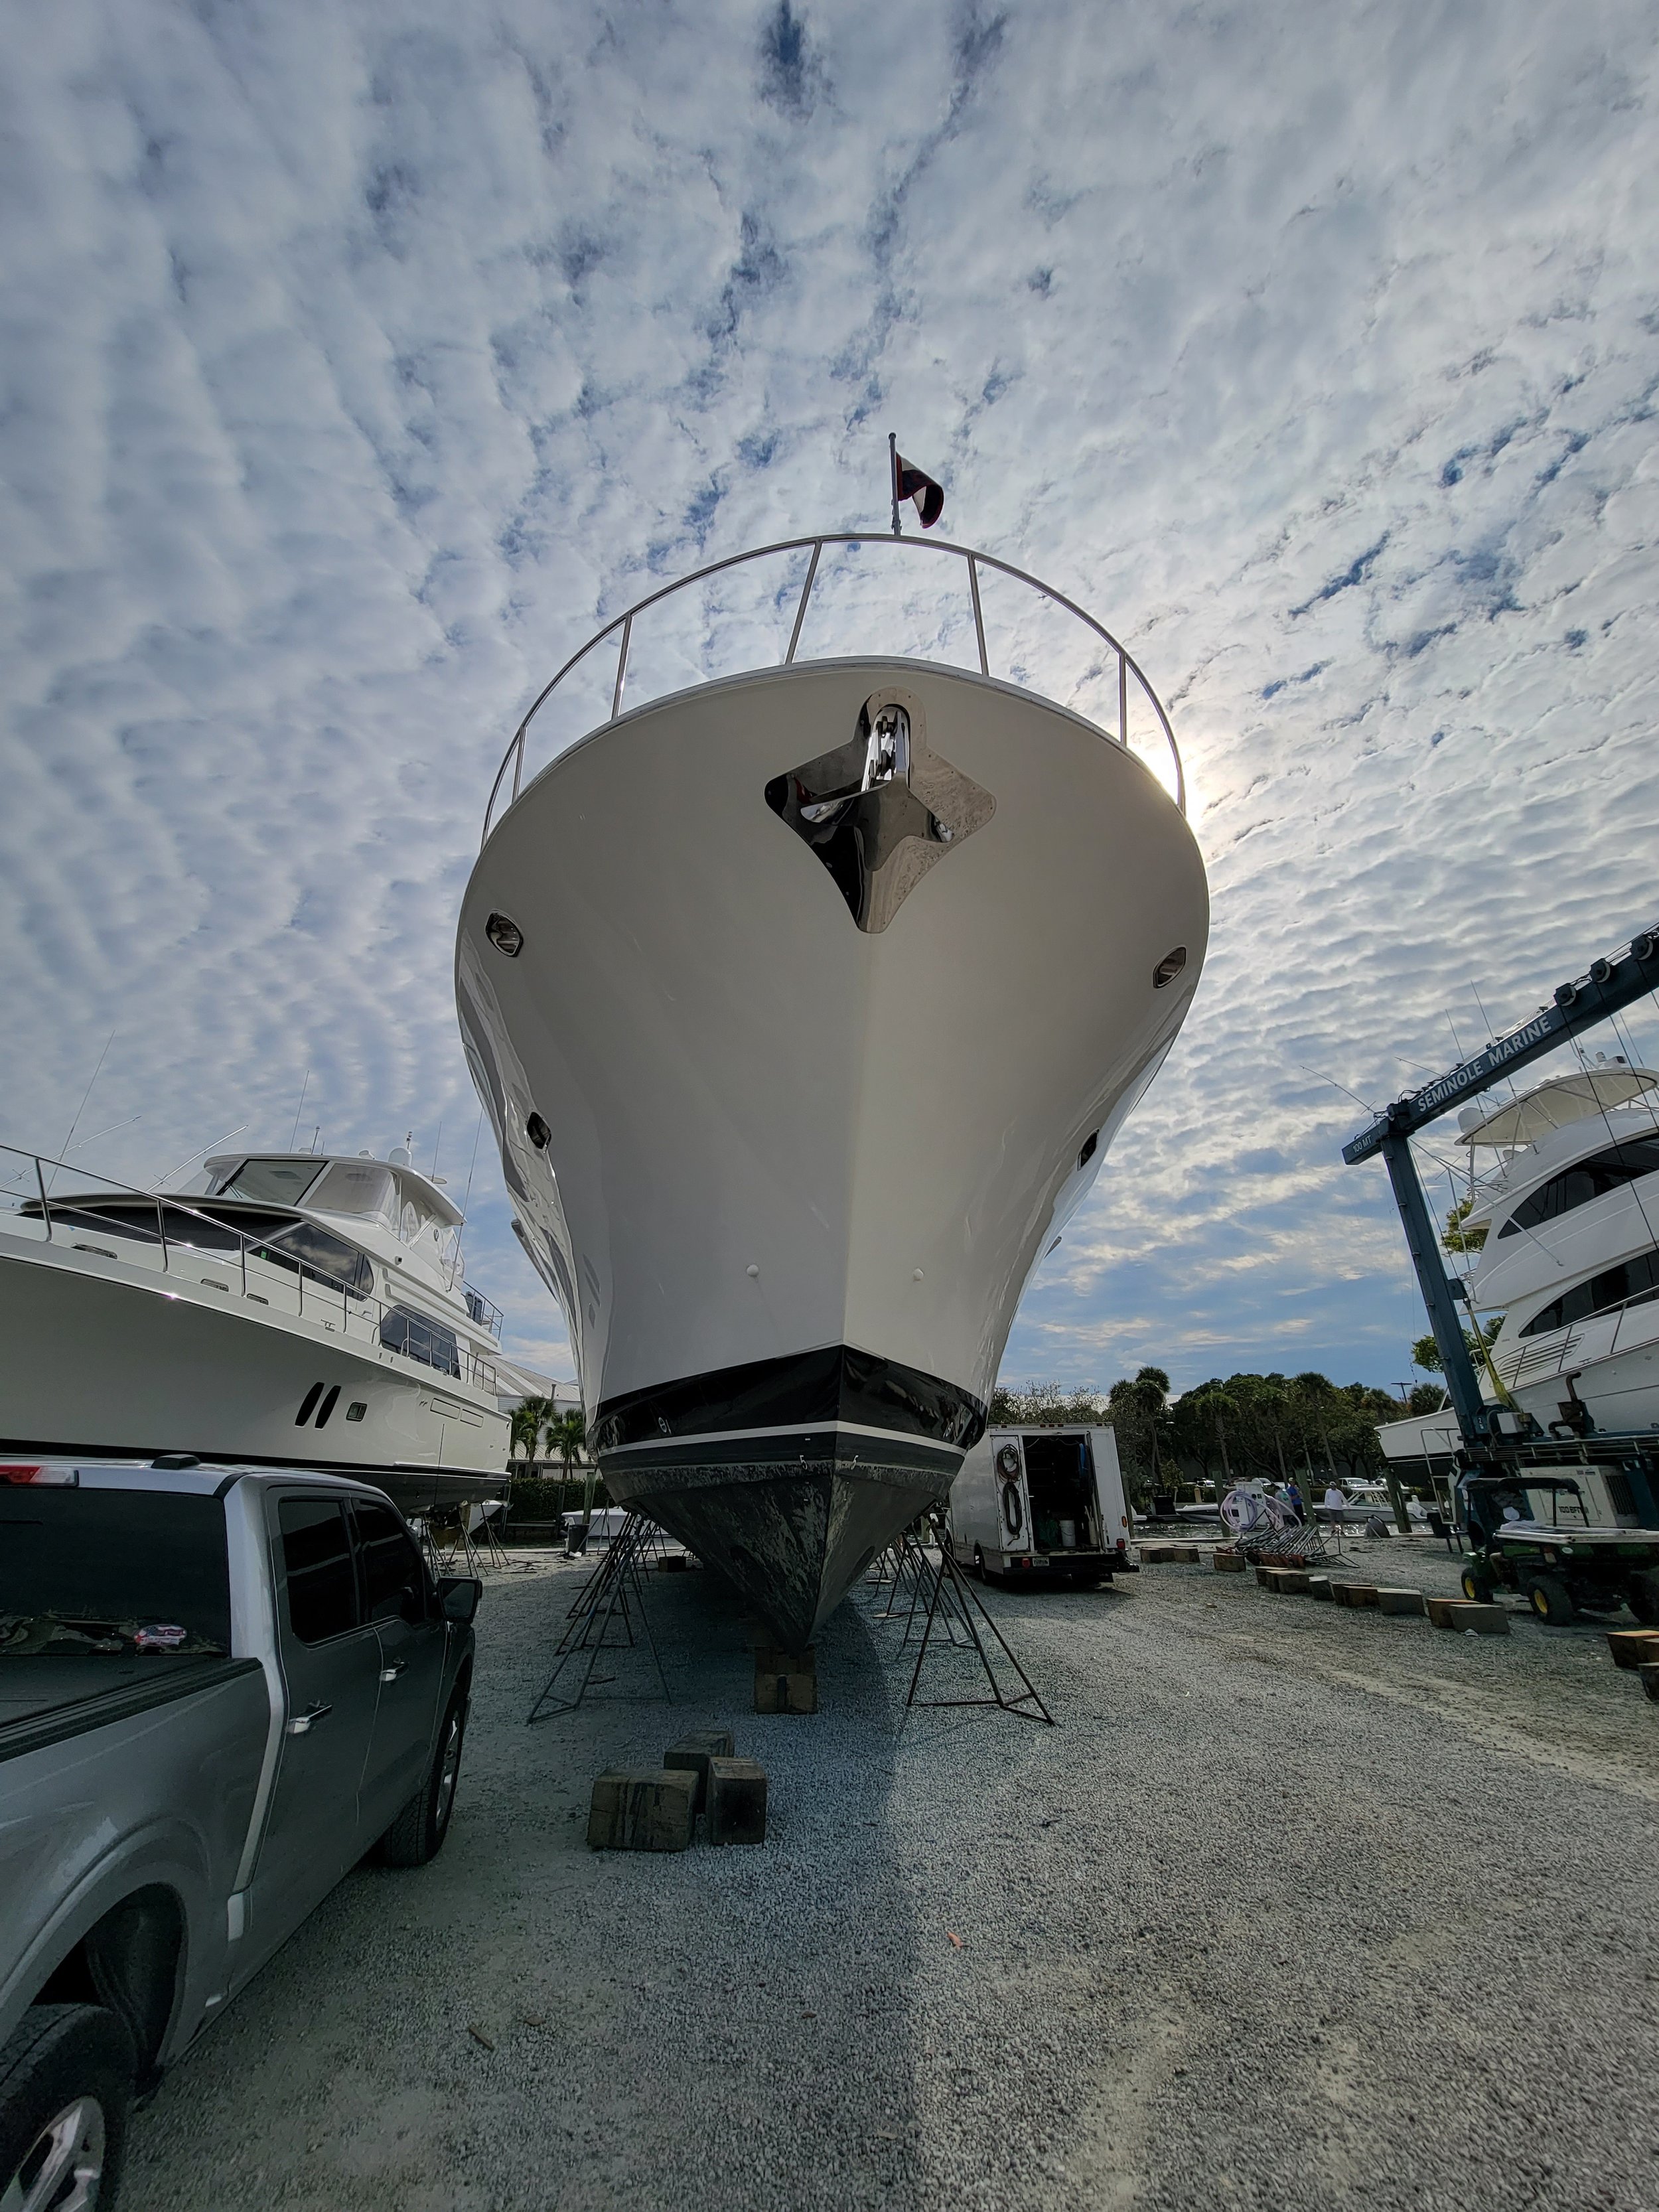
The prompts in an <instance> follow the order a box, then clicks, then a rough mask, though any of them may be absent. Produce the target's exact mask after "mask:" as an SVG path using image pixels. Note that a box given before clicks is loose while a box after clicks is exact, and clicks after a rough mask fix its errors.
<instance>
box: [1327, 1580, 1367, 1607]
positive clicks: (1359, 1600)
mask: <svg viewBox="0 0 1659 2212" xmlns="http://www.w3.org/2000/svg"><path fill="white" fill-rule="evenodd" d="M1331 1595H1332V1596H1333V1597H1334V1599H1335V1600H1336V1602H1337V1603H1338V1604H1339V1605H1354V1606H1361V1605H1375V1604H1376V1583H1332V1584H1331Z"/></svg>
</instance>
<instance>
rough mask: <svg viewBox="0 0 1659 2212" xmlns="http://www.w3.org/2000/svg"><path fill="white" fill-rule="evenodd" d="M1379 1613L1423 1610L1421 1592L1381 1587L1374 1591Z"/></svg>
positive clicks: (1419, 1611) (1418, 1611) (1420, 1611)
mask: <svg viewBox="0 0 1659 2212" xmlns="http://www.w3.org/2000/svg"><path fill="white" fill-rule="evenodd" d="M1376 1609H1377V1611H1378V1612H1379V1613H1419V1614H1420V1613H1422V1611H1423V1593H1422V1591H1421V1590H1414V1589H1378V1591H1377V1593H1376Z"/></svg>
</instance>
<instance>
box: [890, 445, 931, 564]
mask: <svg viewBox="0 0 1659 2212" xmlns="http://www.w3.org/2000/svg"><path fill="white" fill-rule="evenodd" d="M887 450H888V452H889V453H890V455H891V457H892V462H893V535H894V537H895V538H896V537H897V536H898V534H899V501H901V500H906V499H913V500H915V503H916V513H918V514H919V515H920V516H921V526H922V528H923V529H924V530H931V529H932V528H933V525H934V524H935V523H936V522H937V521H938V520H939V517H940V515H941V514H943V513H944V512H945V488H944V486H943V485H942V484H936V483H934V482H933V478H932V477H930V476H926V475H924V474H923V472H922V471H921V470H920V469H919V468H916V467H915V466H914V465H912V464H911V463H910V462H908V461H907V460H906V459H905V458H904V456H903V454H902V453H900V451H899V449H898V440H897V437H896V435H894V434H893V433H892V432H889V434H888V438H887Z"/></svg>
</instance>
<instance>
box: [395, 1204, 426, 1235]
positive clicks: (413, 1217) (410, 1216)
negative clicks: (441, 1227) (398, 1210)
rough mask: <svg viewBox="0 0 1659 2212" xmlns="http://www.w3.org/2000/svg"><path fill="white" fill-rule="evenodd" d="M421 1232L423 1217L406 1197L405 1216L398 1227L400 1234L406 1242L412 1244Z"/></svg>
mask: <svg viewBox="0 0 1659 2212" xmlns="http://www.w3.org/2000/svg"><path fill="white" fill-rule="evenodd" d="M420 1233H421V1217H420V1215H419V1214H418V1213H416V1211H415V1208H414V1207H413V1206H411V1205H410V1202H409V1200H407V1199H405V1200H404V1218H403V1221H402V1223H401V1225H399V1227H398V1235H399V1236H400V1237H402V1238H403V1240H404V1243H405V1244H412V1243H414V1242H415V1239H416V1237H418V1236H419V1235H420Z"/></svg>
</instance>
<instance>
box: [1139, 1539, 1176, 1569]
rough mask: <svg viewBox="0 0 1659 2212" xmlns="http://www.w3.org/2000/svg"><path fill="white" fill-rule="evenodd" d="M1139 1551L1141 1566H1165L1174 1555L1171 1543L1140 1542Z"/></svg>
mask: <svg viewBox="0 0 1659 2212" xmlns="http://www.w3.org/2000/svg"><path fill="white" fill-rule="evenodd" d="M1139 1551H1140V1564H1141V1565H1142V1566H1143V1567H1162V1566H1166V1565H1168V1564H1169V1562H1170V1560H1171V1559H1173V1558H1174V1557H1175V1546H1174V1545H1173V1544H1142V1545H1141V1546H1140V1547H1139Z"/></svg>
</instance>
